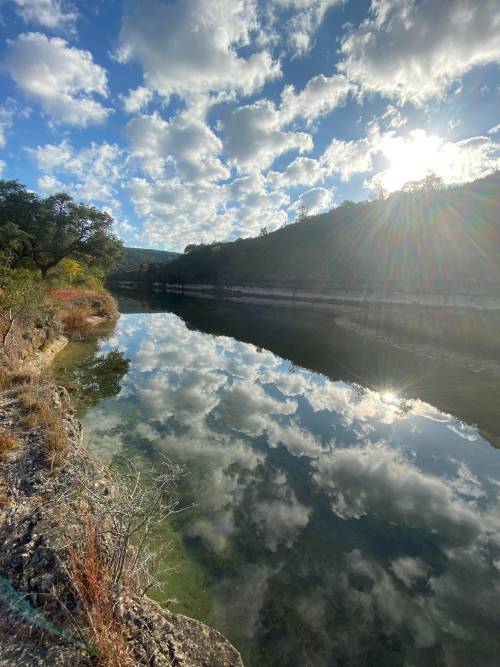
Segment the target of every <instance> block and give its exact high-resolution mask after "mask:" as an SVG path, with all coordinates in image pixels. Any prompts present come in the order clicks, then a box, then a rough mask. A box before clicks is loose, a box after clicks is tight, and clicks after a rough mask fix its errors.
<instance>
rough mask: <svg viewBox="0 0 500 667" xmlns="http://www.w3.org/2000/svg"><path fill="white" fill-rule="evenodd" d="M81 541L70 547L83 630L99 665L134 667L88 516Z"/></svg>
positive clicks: (71, 565)
mask: <svg viewBox="0 0 500 667" xmlns="http://www.w3.org/2000/svg"><path fill="white" fill-rule="evenodd" d="M84 538H85V539H84V540H83V543H82V544H79V545H78V547H73V548H72V549H71V550H70V567H69V572H70V578H71V582H72V584H73V587H74V588H75V591H76V593H77V595H78V598H79V600H80V601H81V603H82V606H83V611H84V615H85V626H86V627H85V628H84V633H85V634H86V636H87V637H88V639H89V641H90V643H91V645H92V647H93V649H94V652H95V654H96V658H97V664H98V665H101V666H102V667H133V666H134V664H135V662H134V661H133V660H132V658H131V656H130V653H129V651H128V648H127V641H126V638H125V634H124V631H123V628H122V626H121V624H120V621H119V619H118V617H117V615H116V612H115V599H116V596H115V595H114V591H113V584H112V580H111V575H110V573H109V568H108V566H107V563H106V559H105V557H104V555H103V554H102V550H101V548H100V544H99V541H98V539H97V537H96V532H95V529H94V526H93V524H92V521H91V519H90V518H89V517H88V518H87V521H86V526H85V536H84Z"/></svg>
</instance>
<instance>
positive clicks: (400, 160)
mask: <svg viewBox="0 0 500 667" xmlns="http://www.w3.org/2000/svg"><path fill="white" fill-rule="evenodd" d="M381 151H382V153H383V154H384V156H385V157H386V158H387V159H388V161H389V167H388V169H386V170H385V171H384V172H383V173H382V175H381V177H380V184H381V185H382V187H383V188H384V189H385V190H387V191H388V192H394V191H395V190H400V189H401V188H402V187H403V185H404V184H405V183H408V181H419V180H421V179H422V178H425V176H426V175H427V174H428V172H430V171H432V172H434V173H435V174H436V175H437V176H441V177H442V178H446V176H447V175H449V173H450V166H451V165H450V161H451V159H452V156H451V155H450V151H449V144H445V143H444V142H443V140H442V139H441V138H440V137H438V136H435V135H427V133H426V132H425V130H413V132H411V133H410V135H409V136H408V137H395V136H390V137H386V138H385V139H384V140H383V141H382V144H381Z"/></svg>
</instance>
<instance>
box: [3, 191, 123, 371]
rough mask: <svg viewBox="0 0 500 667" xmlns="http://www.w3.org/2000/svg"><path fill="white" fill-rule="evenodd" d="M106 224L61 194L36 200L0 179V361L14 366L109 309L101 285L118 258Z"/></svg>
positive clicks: (112, 306) (99, 214) (113, 307)
mask: <svg viewBox="0 0 500 667" xmlns="http://www.w3.org/2000/svg"><path fill="white" fill-rule="evenodd" d="M112 225H113V219H112V218H111V216H109V215H108V214H107V213H104V212H102V211H99V210H98V209H96V208H94V207H91V206H86V205H85V204H77V203H75V202H74V201H73V199H72V197H70V196H69V195H67V194H65V193H59V194H56V195H53V196H51V197H47V198H45V199H40V198H39V197H38V196H37V195H36V194H34V193H32V192H29V191H28V190H27V189H26V187H25V186H24V185H22V184H20V183H19V182H17V181H0V357H1V359H0V362H3V363H8V364H9V365H10V366H15V364H16V363H17V362H19V361H20V360H22V358H23V356H24V355H25V354H29V351H30V349H31V350H33V349H36V348H39V347H40V345H44V344H46V343H47V342H48V340H49V339H50V338H53V337H54V336H55V335H57V334H58V333H61V331H62V330H63V329H64V330H65V331H66V332H67V333H69V334H71V335H74V334H75V333H77V332H80V331H82V330H83V329H85V328H86V327H87V326H88V320H89V317H91V316H95V315H97V316H101V317H109V316H110V315H113V314H114V313H115V312H116V304H115V303H114V300H113V299H112V298H111V297H110V296H109V295H108V294H107V293H106V292H105V290H104V288H103V280H104V277H105V274H106V271H109V270H110V269H111V268H112V267H113V266H115V265H116V263H117V262H118V260H119V258H120V256H121V253H122V244H121V242H120V241H119V240H118V238H117V237H116V236H114V235H113V233H112V231H111V228H112ZM61 294H65V296H64V298H62V297H61Z"/></svg>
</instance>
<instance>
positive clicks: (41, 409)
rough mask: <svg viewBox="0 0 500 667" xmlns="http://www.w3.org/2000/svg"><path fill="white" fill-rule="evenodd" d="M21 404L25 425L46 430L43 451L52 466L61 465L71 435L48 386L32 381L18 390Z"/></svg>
mask: <svg viewBox="0 0 500 667" xmlns="http://www.w3.org/2000/svg"><path fill="white" fill-rule="evenodd" d="M17 397H18V400H19V402H20V404H21V405H22V406H23V407H24V408H25V410H26V415H25V417H24V426H25V427H27V428H36V427H37V426H39V427H41V428H42V429H43V431H44V434H43V446H42V452H43V455H44V458H45V459H46V460H47V462H49V463H50V465H51V466H52V467H55V466H59V465H61V463H62V462H63V461H64V459H65V458H66V454H67V451H68V447H69V437H68V432H67V430H66V427H65V425H64V421H63V414H62V412H61V410H60V408H58V407H57V406H56V405H54V403H53V401H52V400H51V396H50V395H49V394H48V392H47V386H46V385H42V384H37V383H35V382H30V383H29V384H23V385H20V386H19V388H18V390H17Z"/></svg>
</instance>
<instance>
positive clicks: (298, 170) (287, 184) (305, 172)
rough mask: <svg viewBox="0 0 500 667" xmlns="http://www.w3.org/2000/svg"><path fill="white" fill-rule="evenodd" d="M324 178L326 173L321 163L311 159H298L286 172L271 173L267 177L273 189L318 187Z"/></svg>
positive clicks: (293, 161) (291, 163)
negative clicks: (304, 186) (299, 186)
mask: <svg viewBox="0 0 500 667" xmlns="http://www.w3.org/2000/svg"><path fill="white" fill-rule="evenodd" d="M324 178H325V172H324V168H323V167H322V166H321V162H320V161H319V160H315V159H313V158H309V157H296V158H295V160H292V162H290V164H289V165H288V166H287V167H286V169H285V170H284V171H282V172H279V171H271V172H269V173H268V175H267V181H268V182H269V183H270V184H271V185H272V186H273V187H281V188H293V187H296V186H298V185H309V186H310V185H316V183H320V182H321V181H323V180H324Z"/></svg>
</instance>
